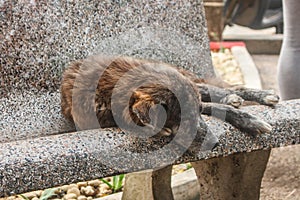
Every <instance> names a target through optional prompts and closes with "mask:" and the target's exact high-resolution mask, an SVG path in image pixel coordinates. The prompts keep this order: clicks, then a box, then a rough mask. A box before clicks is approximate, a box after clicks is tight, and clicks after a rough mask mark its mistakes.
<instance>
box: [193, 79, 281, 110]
mask: <svg viewBox="0 0 300 200" xmlns="http://www.w3.org/2000/svg"><path fill="white" fill-rule="evenodd" d="M197 86H198V88H199V92H200V93H201V96H202V101H204V102H215V103H224V104H228V105H232V106H234V107H239V106H240V105H241V104H242V103H243V100H246V101H254V102H257V103H259V104H262V105H268V106H274V105H275V104H277V103H278V101H279V97H278V96H277V95H276V94H275V93H274V92H273V91H272V90H258V89H250V88H244V87H231V88H221V87H218V86H214V85H211V84H205V83H198V84H197Z"/></svg>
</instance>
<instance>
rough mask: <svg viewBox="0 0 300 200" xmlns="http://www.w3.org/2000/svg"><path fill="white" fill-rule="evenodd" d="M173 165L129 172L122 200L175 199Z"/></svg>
mask: <svg viewBox="0 0 300 200" xmlns="http://www.w3.org/2000/svg"><path fill="white" fill-rule="evenodd" d="M171 173H172V166H167V167H165V168H162V169H158V170H155V171H153V170H147V171H142V172H135V173H131V174H127V175H126V178H125V186H124V192H123V196H122V200H141V199H147V200H148V199H149V200H173V194H172V189H171Z"/></svg>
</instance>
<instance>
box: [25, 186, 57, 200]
mask: <svg viewBox="0 0 300 200" xmlns="http://www.w3.org/2000/svg"><path fill="white" fill-rule="evenodd" d="M56 190H57V189H56V188H50V189H47V190H44V191H43V193H42V195H41V197H40V198H39V199H40V200H48V199H49V198H51V197H53V196H55V195H56V193H55V192H56ZM19 196H20V197H21V198H23V199H24V200H29V199H28V197H26V196H25V195H23V194H20V195H19Z"/></svg>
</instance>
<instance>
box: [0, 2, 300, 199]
mask: <svg viewBox="0 0 300 200" xmlns="http://www.w3.org/2000/svg"><path fill="white" fill-rule="evenodd" d="M0 19H1V20H0V24H1V26H0V27H1V31H2V32H1V33H0V52H1V55H0V64H1V65H0V71H1V76H0V78H1V82H0V84H1V87H0V95H1V96H0V97H1V98H0V112H1V115H0V197H2V196H8V195H13V194H19V193H23V192H27V191H31V190H38V189H43V188H48V187H53V186H59V185H63V184H69V183H74V182H77V181H82V180H91V179H95V178H100V177H106V176H111V175H115V174H121V173H129V172H137V171H141V170H146V169H155V170H154V171H153V172H147V173H142V175H141V177H142V178H141V179H138V178H137V177H138V176H137V175H136V174H135V173H133V174H131V175H129V176H128V177H127V179H126V180H130V179H131V180H132V178H134V180H135V181H126V186H125V189H124V194H123V198H124V199H141V198H140V197H141V195H142V196H144V197H147V198H148V197H149V198H154V199H172V198H173V197H172V192H171V191H170V171H171V168H170V165H172V164H176V163H184V162H193V164H192V165H193V166H194V168H195V170H196V173H197V176H198V178H199V183H200V185H201V187H200V195H201V197H202V198H203V199H209V198H214V199H218V197H222V199H234V198H235V199H257V198H258V196H259V188H260V181H261V177H262V175H263V172H264V169H265V166H266V163H267V160H268V156H269V152H270V149H271V148H274V147H280V146H285V145H292V144H298V143H300V141H299V138H300V128H299V127H300V126H299V123H300V116H299V115H300V114H299V113H300V112H299V110H300V106H299V104H300V101H299V100H294V101H289V102H282V103H280V104H279V105H278V106H276V108H275V109H271V108H268V107H265V106H253V107H247V108H243V109H246V110H247V111H249V112H250V113H252V114H255V115H257V116H258V117H261V118H262V119H264V120H266V121H267V122H269V123H270V124H272V125H273V126H274V131H273V132H272V134H270V135H259V136H257V137H251V136H249V135H247V134H245V133H241V132H239V131H238V130H237V129H235V128H234V127H232V126H231V125H229V124H226V123H222V122H221V121H219V120H217V119H215V118H211V117H205V120H206V122H207V124H208V125H209V127H210V129H212V130H213V132H214V133H216V135H217V136H218V137H219V140H220V146H219V147H218V148H217V149H215V151H213V152H210V151H205V152H203V151H201V150H200V144H199V151H194V152H193V153H183V154H182V155H180V156H177V157H176V156H175V157H174V158H176V159H171V160H170V155H171V156H172V155H174V154H175V155H176V149H174V152H175V153H174V152H172V151H169V152H164V153H163V154H157V153H156V154H155V153H154V154H151V156H148V154H141V153H143V152H147V151H150V152H155V151H154V150H153V149H155V148H156V149H157V147H159V146H160V145H163V144H165V143H166V141H163V140H159V141H148V140H145V141H140V142H137V143H136V141H135V140H134V138H132V137H131V136H130V135H128V134H127V133H124V132H122V131H120V130H117V129H103V130H89V131H81V132H75V131H76V129H75V127H74V126H73V124H71V123H70V122H68V121H66V120H65V119H64V118H63V116H62V115H61V113H60V94H59V91H58V88H59V82H60V77H61V73H62V71H63V69H64V67H65V66H66V64H67V63H68V62H70V61H72V60H75V59H79V58H83V57H86V56H88V55H90V54H94V53H103V54H108V55H119V54H122V55H129V56H135V57H142V58H152V59H157V60H162V61H165V62H169V63H173V64H175V65H178V66H182V67H186V68H187V69H189V70H192V71H193V72H195V73H196V74H198V75H201V76H203V77H207V76H214V71H213V67H212V65H211V60H210V56H209V47H208V40H207V35H206V26H205V20H204V14H203V3H202V1H193V0H190V1H176V3H175V2H173V1H159V2H155V1H154V2H153V1H148V0H144V1H108V0H107V1H101V3H98V1H90V2H88V3H87V2H86V3H76V2H74V1H55V2H52V3H47V2H39V1H22V2H19V3H13V2H11V1H2V2H1V3H0ZM187 66H188V67H187ZM199 66H201V67H199ZM132 144H134V145H132ZM171 150H172V149H171ZM254 170H255V171H254ZM228 175H231V176H230V177H229V176H228ZM139 180H147V182H146V183H147V184H146V183H145V182H143V183H144V184H138V181H139ZM134 183H135V184H134ZM153 183H155V184H153ZM131 184H134V185H131ZM212 184H213V185H212ZM138 186H140V187H138ZM132 190H134V191H135V192H133V191H132ZM132 195H136V196H132ZM145 195H150V196H145ZM225 197H226V198H225ZM243 197H245V198H243ZM246 197H247V198H246Z"/></svg>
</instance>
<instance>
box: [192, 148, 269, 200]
mask: <svg viewBox="0 0 300 200" xmlns="http://www.w3.org/2000/svg"><path fill="white" fill-rule="evenodd" d="M270 151H271V150H259V151H254V152H250V153H238V154H234V155H230V156H227V157H219V158H213V159H209V160H202V161H198V162H194V163H192V166H193V167H194V169H195V171H196V174H197V178H198V181H199V184H200V198H201V199H215V200H243V199H248V200H258V199H259V195H260V186H261V181H262V178H263V175H264V171H265V169H266V165H267V163H268V159H269V155H270Z"/></svg>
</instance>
